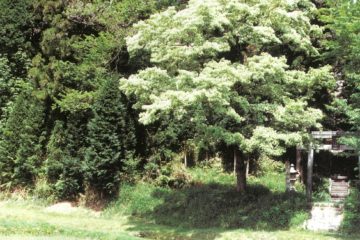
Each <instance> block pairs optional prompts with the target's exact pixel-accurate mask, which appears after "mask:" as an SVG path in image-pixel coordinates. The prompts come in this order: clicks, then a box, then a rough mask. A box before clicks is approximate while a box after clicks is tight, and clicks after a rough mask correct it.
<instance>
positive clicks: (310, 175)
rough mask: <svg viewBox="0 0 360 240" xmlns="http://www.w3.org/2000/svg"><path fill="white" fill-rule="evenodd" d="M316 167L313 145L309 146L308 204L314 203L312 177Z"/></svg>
mask: <svg viewBox="0 0 360 240" xmlns="http://www.w3.org/2000/svg"><path fill="white" fill-rule="evenodd" d="M313 165H314V148H313V146H312V144H310V146H309V153H308V162H307V182H306V198H307V201H308V202H311V201H312V176H313Z"/></svg>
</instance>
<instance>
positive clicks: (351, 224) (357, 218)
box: [342, 188, 360, 234]
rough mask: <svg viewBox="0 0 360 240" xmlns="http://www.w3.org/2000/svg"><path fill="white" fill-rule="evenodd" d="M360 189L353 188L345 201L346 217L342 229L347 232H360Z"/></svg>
mask: <svg viewBox="0 0 360 240" xmlns="http://www.w3.org/2000/svg"><path fill="white" fill-rule="evenodd" d="M359 226H360V191H359V189H355V188H354V189H352V192H351V194H350V196H349V197H348V199H347V200H346V203H345V218H344V221H343V224H342V230H343V231H345V232H346V233H351V234H356V233H360V229H359Z"/></svg>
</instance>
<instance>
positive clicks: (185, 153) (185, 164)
mask: <svg viewBox="0 0 360 240" xmlns="http://www.w3.org/2000/svg"><path fill="white" fill-rule="evenodd" d="M184 166H185V168H187V166H188V160H187V151H184Z"/></svg>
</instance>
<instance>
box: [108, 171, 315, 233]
mask: <svg viewBox="0 0 360 240" xmlns="http://www.w3.org/2000/svg"><path fill="white" fill-rule="evenodd" d="M189 173H190V174H191V176H192V182H191V183H190V184H189V185H187V186H185V187H183V188H182V189H171V188H168V187H160V186H154V184H150V183H139V184H137V185H123V186H122V187H121V191H120V197H119V200H118V201H117V202H115V203H113V204H112V206H110V207H109V208H107V209H106V211H105V215H108V216H114V215H122V214H124V213H125V214H130V215H131V216H132V219H133V220H134V221H135V220H139V219H146V221H151V222H153V223H155V224H160V225H166V226H176V227H182V228H213V227H219V228H226V229H235V228H243V229H254V230H282V229H289V228H297V227H300V225H301V224H302V223H303V222H304V220H306V219H307V217H308V214H307V206H306V200H305V197H304V195H303V193H293V194H288V193H285V192H284V191H285V186H284V185H285V176H284V175H283V174H280V173H266V174H264V175H262V176H260V177H251V176H250V177H249V179H248V180H249V185H248V189H247V191H246V193H238V192H236V190H235V186H234V182H235V177H234V176H233V175H232V174H229V173H224V172H222V171H221V170H219V169H216V168H208V169H206V168H205V169H204V168H194V169H191V170H189Z"/></svg>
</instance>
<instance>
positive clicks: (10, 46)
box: [0, 0, 32, 55]
mask: <svg viewBox="0 0 360 240" xmlns="http://www.w3.org/2000/svg"><path fill="white" fill-rule="evenodd" d="M31 3H32V1H31V0H1V1H0V9H1V12H0V26H1V28H0V53H1V54H4V53H6V54H9V55H11V54H14V53H16V52H17V51H18V50H19V49H21V48H22V49H25V48H27V47H28V44H27V40H29V38H30V36H31V28H30V25H31V20H32V13H31V11H30V8H31Z"/></svg>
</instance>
